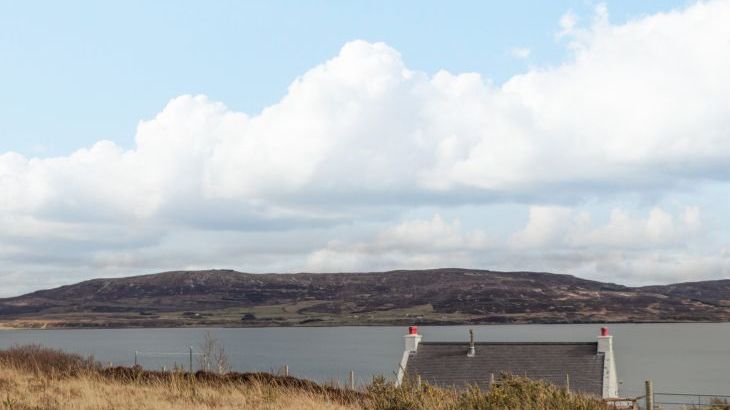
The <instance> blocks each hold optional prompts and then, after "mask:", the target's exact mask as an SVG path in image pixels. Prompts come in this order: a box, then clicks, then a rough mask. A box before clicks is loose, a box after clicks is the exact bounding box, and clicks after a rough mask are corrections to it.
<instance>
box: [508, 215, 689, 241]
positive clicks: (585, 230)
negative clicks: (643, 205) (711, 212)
mask: <svg viewBox="0 0 730 410" xmlns="http://www.w3.org/2000/svg"><path fill="white" fill-rule="evenodd" d="M699 231H700V210H699V208H697V207H687V208H685V209H684V211H683V212H682V213H681V214H680V215H672V214H671V213H669V212H667V211H665V210H663V209H661V208H658V207H655V208H653V209H651V210H650V211H649V213H648V215H647V216H646V217H645V218H641V217H638V218H637V217H633V216H631V215H629V214H628V213H627V212H626V211H624V210H622V209H620V208H615V209H613V210H612V211H611V215H610V219H609V221H608V222H607V223H605V224H603V225H598V226H594V224H592V221H591V215H590V214H589V213H588V212H585V211H576V210H574V209H570V208H565V207H550V206H534V207H531V208H530V215H529V219H528V222H527V225H526V226H525V227H524V228H523V229H522V230H520V231H518V232H516V233H514V234H513V235H512V236H511V238H510V243H511V245H512V246H513V247H515V248H549V249H550V248H552V249H555V248H558V249H559V248H563V247H571V248H588V247H594V248H598V249H605V248H619V249H622V248H657V247H666V246H672V245H677V244H684V243H686V242H687V240H688V239H691V238H692V237H693V236H694V235H695V234H698V233H699Z"/></svg>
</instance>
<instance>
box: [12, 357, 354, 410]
mask: <svg viewBox="0 0 730 410" xmlns="http://www.w3.org/2000/svg"><path fill="white" fill-rule="evenodd" d="M0 408H1V409H8V410H10V409H13V410H15V409H29V410H30V409H37V410H41V409H43V410H45V409H49V410H50V409H64V410H65V409H68V410H71V409H74V410H75V409H88V410H91V409H94V410H96V409H241V408H245V409H291V410H295V409H297V410H298V409H356V408H359V406H356V405H350V406H348V405H344V404H341V403H338V402H336V401H334V400H329V399H327V398H326V397H324V396H322V395H318V394H315V393H312V392H307V391H305V390H301V389H287V388H281V387H275V386H271V385H264V384H260V383H252V384H245V385H242V384H239V385H234V384H228V385H219V384H218V385H216V384H209V383H203V382H195V383H190V382H189V381H188V380H185V379H184V378H180V379H179V380H178V381H177V382H175V381H162V382H152V383H129V382H122V381H117V380H110V379H108V378H106V377H103V376H99V375H94V374H85V375H81V374H79V375H76V376H74V377H50V376H48V375H42V374H33V373H31V372H27V371H23V370H19V369H14V368H9V367H3V368H0Z"/></svg>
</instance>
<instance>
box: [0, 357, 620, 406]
mask: <svg viewBox="0 0 730 410" xmlns="http://www.w3.org/2000/svg"><path fill="white" fill-rule="evenodd" d="M234 408H236V409H242V408H243V409H292V410H294V409H373V410H401V409H402V410H410V409H413V410H418V409H454V410H456V409H465V410H467V409H473V410H477V409H485V410H487V409H558V410H560V409H566V410H567V409H582V410H598V409H607V407H606V405H605V404H604V403H603V402H602V401H600V400H598V399H595V398H591V397H586V396H580V395H575V394H570V393H568V392H565V391H563V390H561V389H559V388H557V387H555V386H552V385H549V384H546V383H542V382H536V381H531V380H528V379H525V378H521V377H514V376H503V378H502V379H501V380H500V383H499V385H498V386H496V387H494V388H492V389H490V390H489V391H487V392H483V391H479V390H478V389H471V390H468V391H466V392H461V391H456V390H450V389H441V388H435V387H431V386H428V385H422V386H416V385H414V384H409V383H405V384H404V385H403V386H401V387H395V386H394V385H393V384H392V383H389V382H387V381H386V380H384V379H383V378H379V379H376V380H374V381H373V383H372V384H371V385H369V386H367V387H366V390H365V392H354V391H350V390H345V389H337V388H332V387H327V386H321V385H318V384H316V383H313V382H309V381H306V380H300V379H296V378H293V377H282V376H275V375H271V374H265V373H229V374H226V375H217V374H213V373H206V372H198V373H195V374H193V375H191V374H188V373H183V372H152V371H144V370H142V369H141V368H125V367H116V368H110V369H103V368H101V367H100V366H99V365H98V363H97V362H95V361H94V360H93V359H92V358H83V357H81V356H76V355H69V354H66V353H63V352H60V351H56V350H52V349H45V348H41V347H37V346H21V347H15V348H12V349H9V350H6V351H0V410H5V409H7V410H10V409H13V410H15V409H28V410H30V409H34V410H45V409H234Z"/></svg>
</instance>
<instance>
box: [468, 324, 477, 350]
mask: <svg viewBox="0 0 730 410" xmlns="http://www.w3.org/2000/svg"><path fill="white" fill-rule="evenodd" d="M476 354H477V352H476V349H475V348H474V329H469V352H467V354H466V357H474V356H475V355H476Z"/></svg>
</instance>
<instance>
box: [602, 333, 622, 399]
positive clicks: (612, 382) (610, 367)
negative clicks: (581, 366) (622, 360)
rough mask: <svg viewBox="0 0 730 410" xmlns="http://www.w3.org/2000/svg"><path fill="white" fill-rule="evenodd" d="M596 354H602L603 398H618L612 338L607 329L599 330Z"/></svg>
mask: <svg viewBox="0 0 730 410" xmlns="http://www.w3.org/2000/svg"><path fill="white" fill-rule="evenodd" d="M598 353H603V397H618V376H617V374H616V361H615V359H614V357H613V336H611V335H610V334H609V333H608V328H607V327H602V328H601V335H600V336H598Z"/></svg>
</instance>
